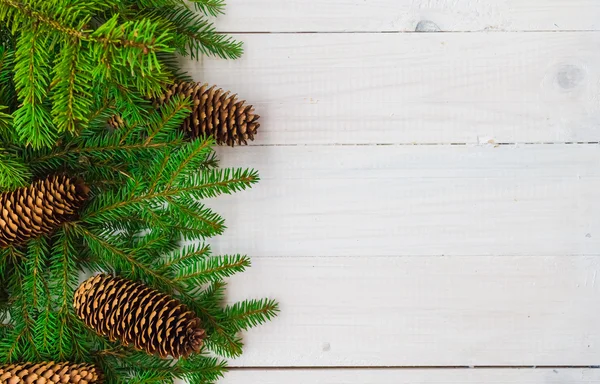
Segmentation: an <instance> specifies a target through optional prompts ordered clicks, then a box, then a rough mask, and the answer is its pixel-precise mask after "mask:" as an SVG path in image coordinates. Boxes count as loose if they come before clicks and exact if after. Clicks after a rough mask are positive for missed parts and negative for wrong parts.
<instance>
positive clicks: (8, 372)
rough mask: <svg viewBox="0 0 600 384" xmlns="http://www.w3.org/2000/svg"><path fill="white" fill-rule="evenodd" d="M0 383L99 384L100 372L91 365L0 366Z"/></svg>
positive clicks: (47, 363) (31, 364)
mask: <svg viewBox="0 0 600 384" xmlns="http://www.w3.org/2000/svg"><path fill="white" fill-rule="evenodd" d="M0 382H2V383H6V384H30V383H36V384H59V383H60V384H100V383H103V382H104V377H103V374H102V372H100V370H99V369H98V368H96V366H94V365H93V364H71V363H54V362H44V363H35V364H34V363H25V364H10V365H4V366H0Z"/></svg>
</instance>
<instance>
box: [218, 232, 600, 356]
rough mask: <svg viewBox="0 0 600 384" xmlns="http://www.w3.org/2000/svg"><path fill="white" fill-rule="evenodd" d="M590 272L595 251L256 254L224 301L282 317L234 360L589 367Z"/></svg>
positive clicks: (594, 336) (598, 264)
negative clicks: (264, 302) (247, 302)
mask: <svg viewBox="0 0 600 384" xmlns="http://www.w3.org/2000/svg"><path fill="white" fill-rule="evenodd" d="M306 241H307V242H310V239H306ZM324 250H325V249H324ZM374 252H376V251H374ZM599 272H600V257H599V256H553V257H544V256H538V255H529V256H439V257H435V256H415V257H410V256H406V257H376V256H373V255H372V254H369V253H365V254H364V257H322V256H317V257H305V258H293V257H292V258H287V257H273V258H260V257H255V258H254V259H253V267H252V268H250V270H248V271H247V272H245V273H244V274H242V275H239V276H236V277H235V278H233V279H231V282H230V297H229V299H230V300H231V301H235V300H240V299H243V298H250V297H261V296H270V297H274V298H276V299H278V300H279V301H280V302H281V310H282V312H281V315H280V316H279V317H278V318H277V319H276V320H275V321H273V322H272V323H270V324H268V325H266V326H264V327H261V328H258V329H256V330H252V331H249V332H247V333H246V335H245V342H246V344H247V346H246V348H245V353H244V355H243V356H242V357H241V358H240V359H238V360H235V361H233V362H232V365H234V366H250V367H257V366H260V367H263V366H264V367H272V366H274V367H277V366H284V367H288V366H299V367H343V366H348V367H356V366H361V367H362V366H364V367H369V366H378V367H381V366H384V367H385V366H489V365H500V366H540V365H544V366H570V365H596V364H598V356H599V354H600V328H599V327H598V324H600V310H598V298H599V297H600V278H598V275H599V274H600V273H599Z"/></svg>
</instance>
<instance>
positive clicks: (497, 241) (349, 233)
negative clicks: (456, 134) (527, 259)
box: [209, 144, 600, 257]
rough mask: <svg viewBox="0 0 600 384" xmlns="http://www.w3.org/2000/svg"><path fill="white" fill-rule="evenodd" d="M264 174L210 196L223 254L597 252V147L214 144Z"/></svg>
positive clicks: (231, 160)
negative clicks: (222, 229) (235, 190)
mask: <svg viewBox="0 0 600 384" xmlns="http://www.w3.org/2000/svg"><path fill="white" fill-rule="evenodd" d="M219 156H220V158H221V159H222V160H223V161H222V165H223V166H244V167H253V168H255V169H258V170H259V171H260V175H261V178H262V180H261V182H260V183H258V184H257V185H256V186H255V187H254V188H252V189H251V190H249V191H246V192H243V193H239V194H235V195H232V196H223V197H220V198H219V199H216V200H214V201H210V202H209V203H210V205H211V206H213V207H214V208H215V209H216V210H217V211H218V212H220V213H221V214H223V216H224V217H225V218H226V219H227V225H228V227H229V229H228V231H226V233H225V234H224V235H223V236H220V237H219V239H218V241H217V242H216V243H215V247H216V250H217V251H218V252H221V253H237V252H247V253H248V254H249V255H252V256H258V257H278V256H284V257H302V256H357V257H361V256H372V255H377V256H399V255H410V256H413V255H414V256H418V255H530V254H538V255H575V254H577V255H578V254H599V253H600V252H599V250H600V220H598V218H599V217H600V200H599V199H598V191H600V146H598V145H590V144H588V145H523V146H499V147H494V146H491V145H490V146H318V147H311V146H291V147H287V146H266V147H239V148H234V149H229V148H222V149H220V150H219Z"/></svg>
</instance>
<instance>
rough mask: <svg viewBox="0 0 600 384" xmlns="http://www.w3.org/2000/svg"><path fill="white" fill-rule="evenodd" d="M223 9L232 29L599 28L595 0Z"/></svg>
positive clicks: (338, 2) (307, 2)
mask: <svg viewBox="0 0 600 384" xmlns="http://www.w3.org/2000/svg"><path fill="white" fill-rule="evenodd" d="M226 11H227V14H226V15H225V16H223V17H222V18H220V19H219V20H218V24H217V25H218V26H219V29H220V30H223V31H236V32H342V31H344V32H360V31H402V32H412V31H415V30H425V31H427V30H431V28H432V25H434V26H435V27H437V29H439V30H441V31H549V30H551V31H567V30H569V31H573V30H575V31H580V30H597V29H598V27H599V26H600V21H599V20H600V4H598V2H597V1H595V0H552V1H539V0H485V1H476V0H369V1H364V0H327V1H319V0H229V1H228V7H227V10H226ZM419 23H421V24H419ZM424 23H425V25H424ZM435 29H436V28H434V30H435Z"/></svg>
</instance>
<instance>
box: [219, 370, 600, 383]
mask: <svg viewBox="0 0 600 384" xmlns="http://www.w3.org/2000/svg"><path fill="white" fill-rule="evenodd" d="M283 383H285V384H308V383H310V384H416V383H419V384H592V383H594V384H596V383H600V372H599V370H597V369H596V370H593V369H518V370H502V369H470V370H468V369H449V370H448V369H441V370H427V369H410V370H405V369H385V370H373V369H352V370H340V369H336V370H316V371H315V370H309V371H306V370H254V369H253V370H236V371H232V372H229V373H228V374H227V375H226V376H225V380H223V381H222V384H283Z"/></svg>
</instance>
